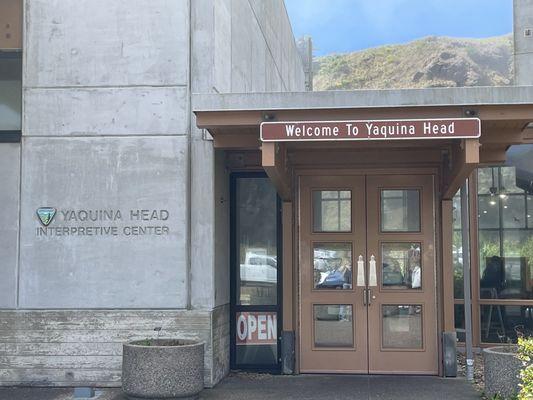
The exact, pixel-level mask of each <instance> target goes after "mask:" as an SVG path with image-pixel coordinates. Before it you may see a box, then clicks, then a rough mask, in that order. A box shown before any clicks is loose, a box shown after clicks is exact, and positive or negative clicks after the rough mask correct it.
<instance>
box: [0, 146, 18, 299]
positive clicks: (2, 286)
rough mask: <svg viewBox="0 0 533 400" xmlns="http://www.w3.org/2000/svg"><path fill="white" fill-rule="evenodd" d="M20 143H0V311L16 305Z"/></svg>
mask: <svg viewBox="0 0 533 400" xmlns="http://www.w3.org/2000/svg"><path fill="white" fill-rule="evenodd" d="M19 193H20V144H18V143H0V204H1V205H2V212H1V213H0V272H1V274H2V279H0V308H14V307H16V305H17V281H18V271H17V267H18V235H19V233H18V231H19V229H18V228H19Z"/></svg>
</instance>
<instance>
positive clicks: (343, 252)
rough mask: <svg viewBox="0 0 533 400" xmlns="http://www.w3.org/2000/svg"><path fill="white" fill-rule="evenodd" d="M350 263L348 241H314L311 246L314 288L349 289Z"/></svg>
mask: <svg viewBox="0 0 533 400" xmlns="http://www.w3.org/2000/svg"><path fill="white" fill-rule="evenodd" d="M352 265H353V264H352V245H351V244H350V243H315V244H314V246H313V278H314V279H313V287H314V289H351V288H352Z"/></svg>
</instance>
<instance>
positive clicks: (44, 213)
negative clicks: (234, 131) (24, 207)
mask: <svg viewBox="0 0 533 400" xmlns="http://www.w3.org/2000/svg"><path fill="white" fill-rule="evenodd" d="M55 215H56V209H55V208H53V207H40V208H38V209H37V216H38V217H39V221H41V224H43V225H44V226H48V225H50V222H52V221H53V219H54V217H55Z"/></svg>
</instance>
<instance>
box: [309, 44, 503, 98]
mask: <svg viewBox="0 0 533 400" xmlns="http://www.w3.org/2000/svg"><path fill="white" fill-rule="evenodd" d="M512 53H513V48H512V36H511V35H505V36H499V37H494V38H487V39H456V38H449V37H433V36H432V37H427V38H423V39H420V40H416V41H413V42H410V43H407V44H401V45H391V46H382V47H376V48H372V49H367V50H363V51H358V52H354V53H346V54H334V55H328V56H324V57H319V58H317V59H316V60H315V65H314V70H315V77H314V90H336V89H387V88H423V87H453V86H504V85H509V84H511V77H512V74H513V71H512V68H513V67H512V65H513V64H512Z"/></svg>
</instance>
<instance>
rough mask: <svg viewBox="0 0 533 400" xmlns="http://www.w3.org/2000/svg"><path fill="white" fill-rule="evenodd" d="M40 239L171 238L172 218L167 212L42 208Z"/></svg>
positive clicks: (37, 213) (39, 213) (40, 209)
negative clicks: (167, 223) (60, 237)
mask: <svg viewBox="0 0 533 400" xmlns="http://www.w3.org/2000/svg"><path fill="white" fill-rule="evenodd" d="M36 215H37V219H38V221H39V222H40V226H37V228H36V230H35V232H36V235H37V236H41V237H48V236H101V237H103V236H145V235H155V236H162V235H168V234H169V232H170V229H169V226H168V225H166V221H168V219H169V217H170V213H169V212H168V210H163V209H158V210H156V209H128V210H120V209H56V208H55V207H39V208H38V209H37V212H36Z"/></svg>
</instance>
